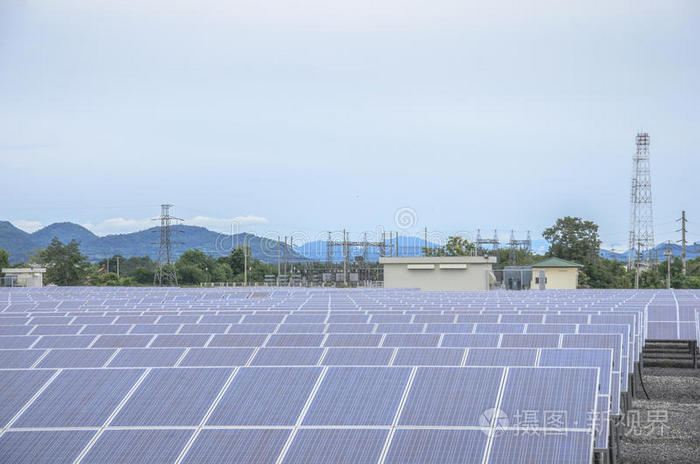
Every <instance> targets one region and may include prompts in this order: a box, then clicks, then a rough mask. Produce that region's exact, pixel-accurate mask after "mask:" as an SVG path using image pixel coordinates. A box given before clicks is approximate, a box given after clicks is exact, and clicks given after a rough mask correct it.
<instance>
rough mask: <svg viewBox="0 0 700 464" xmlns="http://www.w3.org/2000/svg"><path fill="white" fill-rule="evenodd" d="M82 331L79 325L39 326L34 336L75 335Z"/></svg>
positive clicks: (34, 331)
mask: <svg viewBox="0 0 700 464" xmlns="http://www.w3.org/2000/svg"><path fill="white" fill-rule="evenodd" d="M80 329H82V327H81V326H79V325H37V326H35V327H34V330H32V335H75V334H77V333H78V332H80ZM8 335H9V334H8Z"/></svg>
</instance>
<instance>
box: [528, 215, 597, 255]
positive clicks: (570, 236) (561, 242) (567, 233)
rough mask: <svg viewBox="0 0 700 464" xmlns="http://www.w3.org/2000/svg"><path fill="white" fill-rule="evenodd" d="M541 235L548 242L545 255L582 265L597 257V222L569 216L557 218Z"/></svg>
mask: <svg viewBox="0 0 700 464" xmlns="http://www.w3.org/2000/svg"><path fill="white" fill-rule="evenodd" d="M542 236H543V237H544V238H545V240H547V241H548V242H549V243H550V246H549V251H548V252H547V256H555V257H557V258H561V259H565V260H567V261H573V262H576V263H579V264H583V265H586V264H590V263H592V262H593V261H595V260H596V259H598V257H599V256H598V254H599V252H600V243H601V242H600V237H599V236H598V224H596V223H595V222H593V221H584V220H582V219H581V218H578V217H571V216H566V217H564V218H559V219H557V222H556V223H555V224H554V225H553V226H552V227H549V228H547V229H545V230H544V232H542Z"/></svg>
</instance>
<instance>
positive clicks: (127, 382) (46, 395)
mask: <svg viewBox="0 0 700 464" xmlns="http://www.w3.org/2000/svg"><path fill="white" fill-rule="evenodd" d="M141 374H142V371H140V370H136V369H123V370H122V369H89V370H66V371H63V372H61V373H60V374H59V375H58V377H56V379H55V380H54V381H53V382H51V384H50V385H49V386H48V387H47V388H46V389H45V390H44V391H43V392H42V393H41V395H39V397H38V398H37V399H36V401H34V403H32V405H31V406H29V408H28V409H27V410H26V411H25V412H24V413H23V414H22V415H21V416H20V417H19V419H17V422H16V423H15V424H14V425H15V426H16V427H80V426H92V427H97V426H101V425H102V424H103V423H104V422H105V420H107V418H108V417H109V415H110V414H111V413H112V411H114V409H115V408H116V407H117V405H118V404H119V402H120V401H121V400H122V399H123V398H124V397H125V396H126V394H127V393H128V391H129V390H130V389H131V387H132V386H133V385H134V384H135V383H136V380H137V379H138V378H139V376H140V375H141Z"/></svg>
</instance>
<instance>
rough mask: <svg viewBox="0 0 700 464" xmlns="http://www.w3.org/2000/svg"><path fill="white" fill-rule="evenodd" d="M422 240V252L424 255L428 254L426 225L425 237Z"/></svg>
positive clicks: (426, 229)
mask: <svg viewBox="0 0 700 464" xmlns="http://www.w3.org/2000/svg"><path fill="white" fill-rule="evenodd" d="M423 241H424V243H423V245H425V248H424V251H423V254H424V255H425V256H428V228H427V227H426V228H425V238H424V240H423Z"/></svg>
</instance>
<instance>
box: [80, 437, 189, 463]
mask: <svg viewBox="0 0 700 464" xmlns="http://www.w3.org/2000/svg"><path fill="white" fill-rule="evenodd" d="M192 433H193V432H192V430H181V429H180V430H172V429H171V430H106V431H104V432H103V433H102V435H100V437H99V438H98V439H97V441H96V442H95V444H94V445H93V446H92V448H90V451H89V452H88V453H87V454H86V455H85V457H84V458H83V460H82V461H80V462H81V463H82V464H104V463H110V464H166V463H172V462H175V459H177V457H178V456H179V455H180V453H181V451H182V449H183V448H184V447H185V444H186V443H187V440H188V439H189V438H190V436H191V435H192Z"/></svg>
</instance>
